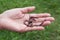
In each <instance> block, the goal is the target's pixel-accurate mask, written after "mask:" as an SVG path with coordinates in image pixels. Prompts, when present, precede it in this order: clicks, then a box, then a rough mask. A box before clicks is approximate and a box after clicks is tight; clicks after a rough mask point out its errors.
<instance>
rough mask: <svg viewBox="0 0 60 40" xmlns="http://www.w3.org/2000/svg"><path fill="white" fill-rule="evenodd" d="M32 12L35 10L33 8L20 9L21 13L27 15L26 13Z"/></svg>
mask: <svg viewBox="0 0 60 40" xmlns="http://www.w3.org/2000/svg"><path fill="white" fill-rule="evenodd" d="M33 10H35V6H31V7H25V8H22V9H21V12H22V13H28V12H32V11H33Z"/></svg>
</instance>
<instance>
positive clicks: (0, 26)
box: [0, 14, 2, 29]
mask: <svg viewBox="0 0 60 40" xmlns="http://www.w3.org/2000/svg"><path fill="white" fill-rule="evenodd" d="M0 29H2V25H1V14H0Z"/></svg>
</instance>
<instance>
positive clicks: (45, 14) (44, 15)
mask: <svg viewBox="0 0 60 40" xmlns="http://www.w3.org/2000/svg"><path fill="white" fill-rule="evenodd" d="M50 16H51V15H50V14H49V13H40V14H30V17H50Z"/></svg>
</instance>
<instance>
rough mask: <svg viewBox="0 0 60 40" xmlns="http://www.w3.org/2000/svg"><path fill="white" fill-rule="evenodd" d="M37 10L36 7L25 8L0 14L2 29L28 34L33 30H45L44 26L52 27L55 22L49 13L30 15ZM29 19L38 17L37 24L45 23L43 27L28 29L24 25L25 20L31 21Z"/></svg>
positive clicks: (0, 26)
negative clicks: (27, 32)
mask: <svg viewBox="0 0 60 40" xmlns="http://www.w3.org/2000/svg"><path fill="white" fill-rule="evenodd" d="M33 10H35V7H34V6H32V7H24V8H15V9H10V10H7V11H5V12H3V13H2V14H0V29H6V30H11V31H16V32H26V31H32V30H44V26H47V25H50V24H51V22H53V21H54V18H53V17H51V15H50V14H49V13H39V14H28V12H32V11H33ZM29 17H37V19H35V20H36V21H35V23H34V25H35V24H38V23H41V22H43V21H44V20H46V21H44V23H43V24H42V25H41V26H38V27H37V26H33V27H28V26H26V25H25V24H24V21H25V20H29Z"/></svg>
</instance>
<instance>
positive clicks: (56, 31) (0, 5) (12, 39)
mask: <svg viewBox="0 0 60 40" xmlns="http://www.w3.org/2000/svg"><path fill="white" fill-rule="evenodd" d="M27 6H36V10H35V11H34V12H36V13H45V12H48V13H50V14H51V15H52V16H53V17H55V19H56V20H55V22H54V23H52V24H51V25H49V26H47V27H46V29H45V30H43V31H31V32H26V33H16V32H11V31H7V30H1V31H0V40H60V0H0V13H2V12H4V11H5V10H8V9H12V8H20V7H27Z"/></svg>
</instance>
